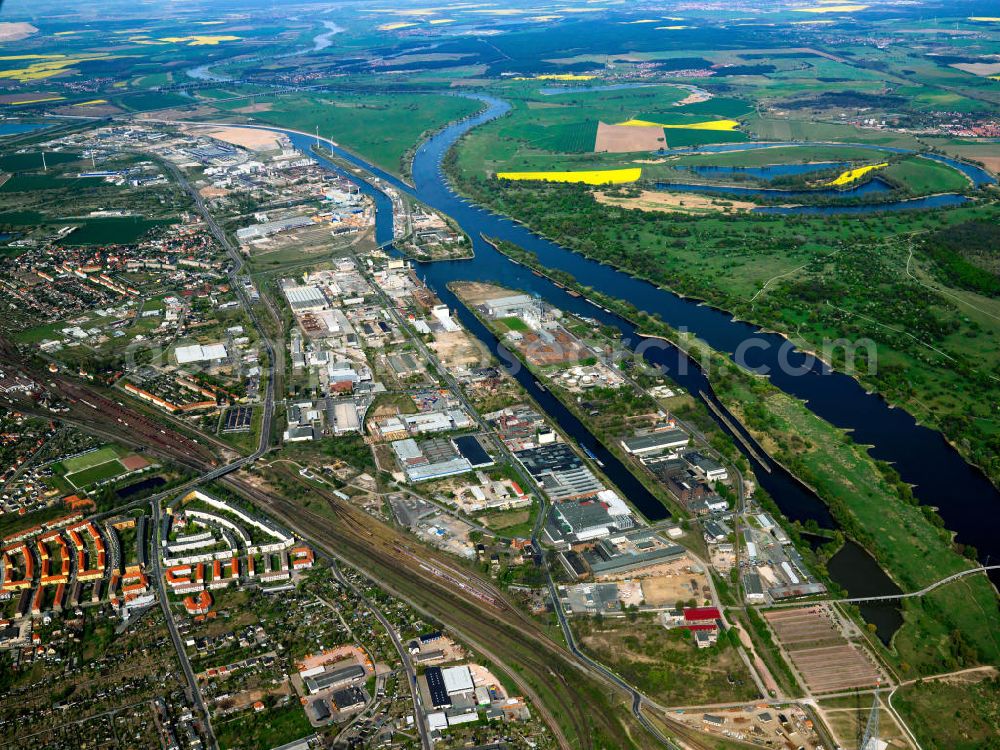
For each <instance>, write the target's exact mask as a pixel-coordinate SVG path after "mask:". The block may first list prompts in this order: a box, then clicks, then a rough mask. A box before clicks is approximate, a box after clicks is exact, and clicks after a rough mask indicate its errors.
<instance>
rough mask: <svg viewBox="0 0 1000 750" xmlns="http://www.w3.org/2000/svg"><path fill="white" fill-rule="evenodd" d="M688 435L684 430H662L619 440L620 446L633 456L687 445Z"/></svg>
mask: <svg viewBox="0 0 1000 750" xmlns="http://www.w3.org/2000/svg"><path fill="white" fill-rule="evenodd" d="M690 439H691V438H690V437H689V436H688V434H687V433H686V432H684V430H677V429H672V430H662V431H660V432H651V433H649V434H647V435H636V436H635V437H631V438H626V439H625V440H622V441H621V445H622V448H624V449H625V450H626V451H628V452H629V453H631V454H632V455H633V456H645V455H649V454H653V453H660V452H662V451H669V450H676V449H677V448H685V447H687V444H688V442H689V441H690Z"/></svg>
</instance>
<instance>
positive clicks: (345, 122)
mask: <svg viewBox="0 0 1000 750" xmlns="http://www.w3.org/2000/svg"><path fill="white" fill-rule="evenodd" d="M269 103H270V107H269V108H268V109H267V111H265V112H260V113H258V114H256V115H255V118H256V119H257V120H258V121H259V122H265V123H268V124H271V125H278V126H280V127H284V128H290V129H293V130H301V131H304V132H306V133H313V132H315V130H316V128H317V126H318V127H319V132H320V135H321V136H323V137H324V138H330V139H332V140H333V141H334V142H335V143H337V144H340V145H343V146H344V147H345V148H348V149H350V150H351V151H354V152H355V153H357V154H358V155H359V156H361V157H363V158H365V159H367V160H368V161H370V162H372V163H374V164H377V165H378V166H379V167H381V168H382V169H385V170H386V171H388V172H391V173H393V174H396V175H403V174H405V173H406V171H407V167H408V165H407V163H406V160H405V157H406V155H407V154H408V153H409V152H410V151H411V150H412V149H413V148H415V147H416V145H417V143H418V142H419V141H420V140H421V139H422V137H423V136H425V135H426V134H428V133H430V132H431V131H434V130H438V129H440V128H442V127H444V126H445V125H447V124H448V123H449V122H452V121H453V120H458V119H461V118H463V117H467V116H468V115H471V114H473V113H475V112H476V111H478V110H479V108H480V105H479V103H478V102H476V101H472V100H469V99H464V98H461V97H457V96H443V95H419V94H401V93H393V94H389V93H337V94H326V95H323V96H315V95H289V96H281V97H276V98H275V99H273V100H270V101H269Z"/></svg>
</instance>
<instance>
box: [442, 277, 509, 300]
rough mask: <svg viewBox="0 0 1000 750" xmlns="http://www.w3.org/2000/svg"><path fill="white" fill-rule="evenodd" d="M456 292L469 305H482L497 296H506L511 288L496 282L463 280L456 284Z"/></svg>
mask: <svg viewBox="0 0 1000 750" xmlns="http://www.w3.org/2000/svg"><path fill="white" fill-rule="evenodd" d="M455 291H456V293H457V294H458V295H459V296H460V297H461V298H462V301H463V302H465V303H466V304H469V305H481V304H483V303H484V302H487V301H488V300H491V299H495V298H497V297H506V296H507V295H509V294H510V290H508V289H504V288H503V287H502V286H497V285H496V284H486V283H484V282H482V281H463V282H461V283H459V284H455Z"/></svg>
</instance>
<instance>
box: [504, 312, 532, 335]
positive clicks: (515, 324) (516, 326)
mask: <svg viewBox="0 0 1000 750" xmlns="http://www.w3.org/2000/svg"><path fill="white" fill-rule="evenodd" d="M497 322H498V323H503V324H504V325H505V326H507V328H509V329H510V330H512V331H518V332H521V331H527V330H529V328H528V324H527V323H525V322H524V321H523V320H521V319H520V318H518V317H516V316H511V317H509V318H498V319H497Z"/></svg>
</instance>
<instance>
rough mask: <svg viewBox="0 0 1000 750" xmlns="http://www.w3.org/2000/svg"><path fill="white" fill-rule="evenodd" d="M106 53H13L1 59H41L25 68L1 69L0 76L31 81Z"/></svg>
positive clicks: (19, 81)
mask: <svg viewBox="0 0 1000 750" xmlns="http://www.w3.org/2000/svg"><path fill="white" fill-rule="evenodd" d="M101 57H105V55H89V56H81V57H66V56H65V55H13V56H10V57H3V58H0V60H39V62H35V63H31V64H30V65H28V66H27V67H24V68H10V69H8V70H0V78H10V79H11V80H14V81H17V82H18V83H30V82H31V81H37V80H40V79H42V78H48V77H50V76H54V75H56V74H57V73H61V72H62V71H63V70H65V69H66V68H71V67H73V66H74V65H76V64H77V63H80V62H84V61H86V60H96V59H98V58H101Z"/></svg>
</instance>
